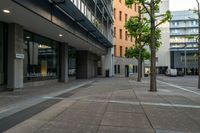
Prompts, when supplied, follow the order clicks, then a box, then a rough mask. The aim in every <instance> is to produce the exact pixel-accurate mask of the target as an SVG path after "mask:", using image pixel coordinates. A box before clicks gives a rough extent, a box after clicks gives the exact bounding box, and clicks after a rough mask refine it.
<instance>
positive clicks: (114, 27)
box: [114, 27, 116, 37]
mask: <svg viewBox="0 0 200 133" xmlns="http://www.w3.org/2000/svg"><path fill="white" fill-rule="evenodd" d="M114 37H116V27H114Z"/></svg>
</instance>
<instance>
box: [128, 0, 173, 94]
mask: <svg viewBox="0 0 200 133" xmlns="http://www.w3.org/2000/svg"><path fill="white" fill-rule="evenodd" d="M125 2H126V5H128V7H131V6H132V4H139V5H142V6H143V9H142V10H143V12H145V13H146V14H148V15H149V17H150V25H151V26H150V31H151V35H150V51H151V69H150V74H151V75H150V91H153V92H156V91H157V86H156V28H157V27H158V26H159V25H161V24H162V23H165V22H166V21H169V20H170V19H171V13H170V11H167V12H166V13H165V14H160V15H156V12H157V11H158V10H159V3H160V2H161V0H126V1H125ZM158 18H160V19H159V20H160V21H159V22H158V23H157V24H155V22H156V20H157V19H158Z"/></svg>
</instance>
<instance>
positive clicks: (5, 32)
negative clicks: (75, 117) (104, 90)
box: [0, 0, 114, 89]
mask: <svg viewBox="0 0 200 133" xmlns="http://www.w3.org/2000/svg"><path fill="white" fill-rule="evenodd" d="M113 24H114V18H113V0H1V1H0V88H8V89H17V88H23V87H24V86H37V85H44V84H49V83H55V82H58V81H61V82H68V81H69V79H70V77H73V78H72V79H74V78H81V79H82V78H93V77H96V76H99V75H100V76H105V74H106V71H107V72H108V73H107V76H112V75H113V69H114V67H113V66H114V65H113V64H114V63H113V61H114V57H113V54H114V53H113V51H114V50H113V32H114V31H113V30H114V28H113Z"/></svg>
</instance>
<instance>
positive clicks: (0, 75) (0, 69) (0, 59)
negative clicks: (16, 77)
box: [0, 23, 4, 85]
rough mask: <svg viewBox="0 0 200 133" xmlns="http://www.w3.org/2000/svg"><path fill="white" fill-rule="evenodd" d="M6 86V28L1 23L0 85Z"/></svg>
mask: <svg viewBox="0 0 200 133" xmlns="http://www.w3.org/2000/svg"><path fill="white" fill-rule="evenodd" d="M2 84H4V26H3V24H2V23H0V85H2Z"/></svg>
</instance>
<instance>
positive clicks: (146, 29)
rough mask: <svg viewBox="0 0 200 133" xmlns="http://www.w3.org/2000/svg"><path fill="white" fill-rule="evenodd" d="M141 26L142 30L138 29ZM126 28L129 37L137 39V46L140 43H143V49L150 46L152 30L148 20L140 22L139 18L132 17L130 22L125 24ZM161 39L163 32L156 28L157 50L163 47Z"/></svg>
mask: <svg viewBox="0 0 200 133" xmlns="http://www.w3.org/2000/svg"><path fill="white" fill-rule="evenodd" d="M139 26H141V30H140V29H139V28H138V27H139ZM125 28H126V29H127V30H128V32H129V35H130V36H132V37H134V38H135V39H136V42H135V43H136V44H138V43H139V42H140V41H141V42H142V43H143V45H142V47H144V45H149V44H150V38H151V29H150V22H149V20H148V19H146V18H143V19H142V20H141V21H140V22H139V18H138V17H137V16H133V17H130V18H129V20H128V21H127V22H126V23H125ZM139 35H140V36H139ZM160 39H161V30H160V29H159V28H156V40H157V41H156V48H159V47H160V45H161V41H160Z"/></svg>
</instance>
